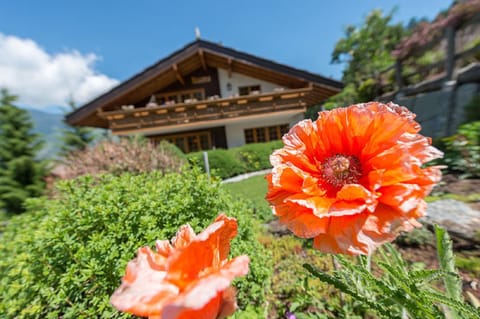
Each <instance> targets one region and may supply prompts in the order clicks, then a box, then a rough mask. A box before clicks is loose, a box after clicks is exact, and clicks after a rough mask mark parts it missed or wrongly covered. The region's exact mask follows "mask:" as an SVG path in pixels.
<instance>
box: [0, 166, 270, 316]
mask: <svg viewBox="0 0 480 319" xmlns="http://www.w3.org/2000/svg"><path fill="white" fill-rule="evenodd" d="M57 188H58V191H57V192H56V196H57V197H56V199H45V198H41V199H34V200H30V201H29V202H28V203H27V204H28V211H27V213H26V214H25V215H22V216H18V217H15V218H13V219H11V221H10V222H9V225H8V226H7V227H6V229H5V232H4V233H3V235H2V236H3V238H2V241H1V243H0V255H1V256H2V258H1V259H0V294H1V298H0V317H1V318H65V319H67V318H99V317H105V318H107V317H108V318H124V317H129V316H128V315H125V314H121V313H119V312H117V311H116V310H114V309H113V308H112V307H111V306H110V305H109V297H110V295H111V294H112V293H113V291H114V290H115V289H116V287H118V285H119V284H120V278H121V276H123V274H124V271H125V266H126V264H127V262H128V261H129V260H131V259H133V258H134V257H135V255H136V251H137V249H138V247H141V246H145V245H149V246H153V245H154V242H155V240H156V239H170V238H172V237H173V236H174V235H175V233H176V231H177V229H178V227H179V226H180V225H182V224H185V223H189V224H190V225H191V226H192V227H193V228H194V229H195V231H197V232H198V231H200V230H202V229H204V228H205V227H206V226H207V225H208V224H209V223H211V222H212V220H213V219H214V218H215V217H216V215H217V214H218V213H220V212H226V213H227V214H228V215H229V216H234V217H236V218H237V219H238V224H239V233H238V236H237V237H236V238H235V240H234V242H233V243H232V255H234V256H237V255H240V254H248V255H249V256H250V258H251V264H250V272H249V274H248V275H247V277H246V278H241V279H239V280H237V281H236V285H237V287H238V298H239V299H238V301H239V306H240V307H241V308H246V306H247V305H252V306H254V307H263V302H264V286H265V285H268V282H269V279H268V278H269V275H270V269H269V256H268V253H266V251H265V250H264V249H263V247H262V246H261V245H260V243H259V242H258V241H257V240H256V238H255V235H254V234H255V230H256V229H257V227H259V226H258V225H256V224H255V223H254V221H253V220H254V219H253V218H251V217H250V214H251V211H249V210H248V208H247V206H246V204H244V203H243V202H239V201H233V200H232V199H231V197H230V196H229V195H228V194H227V193H225V192H224V191H223V190H222V189H220V187H219V183H218V182H215V181H211V180H209V179H208V178H207V177H206V176H204V175H202V174H200V172H199V170H198V169H193V170H192V171H190V172H183V173H180V174H179V173H171V174H167V175H162V174H161V173H159V172H150V173H148V174H141V175H137V176H133V175H130V174H125V175H122V176H119V177H114V176H111V175H105V176H101V177H99V178H95V179H93V178H91V177H82V178H80V179H78V180H73V181H63V182H61V183H59V184H58V185H57Z"/></svg>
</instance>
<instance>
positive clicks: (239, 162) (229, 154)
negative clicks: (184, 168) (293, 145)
mask: <svg viewBox="0 0 480 319" xmlns="http://www.w3.org/2000/svg"><path fill="white" fill-rule="evenodd" d="M281 147H283V143H282V141H272V142H268V143H254V144H245V145H243V146H240V147H235V148H231V149H228V150H225V149H216V150H210V151H207V153H208V162H209V165H210V169H211V170H212V171H213V173H214V174H216V175H217V176H219V177H220V178H222V179H225V178H228V177H232V176H235V175H239V174H243V173H249V172H255V171H258V170H262V169H267V168H271V167H272V166H271V165H270V154H272V152H273V151H274V150H276V149H279V148H281ZM187 158H188V160H189V161H190V162H191V163H195V164H198V165H199V166H200V167H201V168H202V169H203V170H204V164H203V151H202V152H194V153H189V154H187Z"/></svg>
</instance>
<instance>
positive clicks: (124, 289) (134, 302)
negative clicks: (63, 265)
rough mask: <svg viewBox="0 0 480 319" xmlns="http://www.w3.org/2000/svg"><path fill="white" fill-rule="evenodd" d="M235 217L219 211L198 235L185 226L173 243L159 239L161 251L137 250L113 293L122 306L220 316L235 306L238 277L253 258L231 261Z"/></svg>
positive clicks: (164, 318) (183, 316)
mask: <svg viewBox="0 0 480 319" xmlns="http://www.w3.org/2000/svg"><path fill="white" fill-rule="evenodd" d="M236 234H237V221H236V220H235V219H234V218H229V217H226V216H225V215H223V214H222V215H220V216H218V217H217V219H216V220H215V222H214V223H213V224H211V225H210V226H208V227H207V229H205V230H204V231H203V232H202V233H200V234H198V235H196V234H195V233H194V232H193V230H192V228H191V227H190V226H188V225H185V226H182V227H181V228H180V230H179V231H178V233H177V235H176V237H175V238H174V239H173V245H171V244H170V242H169V241H168V240H162V241H157V243H156V248H157V251H156V252H154V251H152V250H151V249H150V248H149V247H142V248H140V249H139V250H138V255H137V258H136V259H134V260H132V261H130V262H129V263H128V265H127V270H126V273H125V276H124V277H123V278H122V285H121V286H120V287H119V288H118V289H117V290H116V291H115V293H114V294H113V295H112V298H111V303H112V304H113V306H115V308H117V309H118V310H121V311H124V312H128V313H131V314H134V315H137V316H142V317H149V318H150V319H154V318H158V319H187V318H197V319H221V318H225V317H227V316H229V315H231V314H232V313H233V312H234V311H235V309H236V304H235V291H234V289H233V288H231V287H230V285H231V282H232V280H233V279H234V278H236V277H238V276H242V275H246V274H247V272H248V263H249V258H248V257H247V256H239V257H236V258H233V259H232V260H230V261H229V260H228V254H229V251H230V241H231V240H232V239H233V238H234V237H235V235H236Z"/></svg>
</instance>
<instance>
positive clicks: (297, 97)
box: [98, 86, 312, 133]
mask: <svg viewBox="0 0 480 319" xmlns="http://www.w3.org/2000/svg"><path fill="white" fill-rule="evenodd" d="M311 92H312V87H311V86H309V87H306V88H301V89H291V90H284V91H279V92H270V93H263V94H252V95H245V96H237V97H230V98H219V99H208V100H202V101H194V102H190V103H176V104H173V105H158V106H154V107H143V108H134V109H125V110H116V111H99V112H98V115H99V116H100V117H101V118H104V119H106V120H107V121H108V123H109V128H110V129H111V130H112V131H113V132H114V133H121V132H122V131H135V130H140V129H146V128H152V127H159V126H169V125H179V124H188V123H195V122H203V121H212V120H219V119H228V118H234V117H239V116H247V115H255V114H262V113H267V112H275V111H286V110H298V109H305V108H306V106H307V102H306V98H307V96H308V95H309V93H311Z"/></svg>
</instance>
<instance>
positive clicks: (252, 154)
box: [231, 140, 283, 172]
mask: <svg viewBox="0 0 480 319" xmlns="http://www.w3.org/2000/svg"><path fill="white" fill-rule="evenodd" d="M281 147H283V143H282V141H280V140H278V141H272V142H268V143H254V144H245V145H243V146H240V147H236V148H233V149H232V150H231V151H232V152H233V154H234V155H235V157H236V158H237V159H238V160H239V161H240V162H241V163H243V165H244V168H245V171H246V172H253V171H258V170H262V169H267V168H271V167H272V165H271V164H270V154H272V152H273V151H274V150H276V149H279V148H281Z"/></svg>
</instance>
